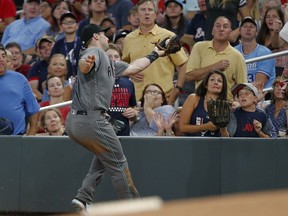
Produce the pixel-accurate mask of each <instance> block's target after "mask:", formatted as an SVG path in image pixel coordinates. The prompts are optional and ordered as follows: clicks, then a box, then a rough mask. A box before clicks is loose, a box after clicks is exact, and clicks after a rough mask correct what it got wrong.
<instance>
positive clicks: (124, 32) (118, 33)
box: [114, 30, 130, 43]
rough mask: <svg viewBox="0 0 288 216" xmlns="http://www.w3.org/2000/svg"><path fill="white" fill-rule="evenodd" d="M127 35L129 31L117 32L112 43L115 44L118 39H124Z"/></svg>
mask: <svg viewBox="0 0 288 216" xmlns="http://www.w3.org/2000/svg"><path fill="white" fill-rule="evenodd" d="M129 33H130V31H128V30H122V31H118V32H117V34H116V36H115V39H114V43H116V42H117V40H118V39H119V38H122V37H126V36H127V35H128V34H129Z"/></svg>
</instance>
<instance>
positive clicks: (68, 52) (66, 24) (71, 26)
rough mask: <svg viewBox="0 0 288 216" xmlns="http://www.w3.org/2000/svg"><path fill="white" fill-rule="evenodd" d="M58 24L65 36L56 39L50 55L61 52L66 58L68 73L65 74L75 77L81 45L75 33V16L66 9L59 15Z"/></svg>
mask: <svg viewBox="0 0 288 216" xmlns="http://www.w3.org/2000/svg"><path fill="white" fill-rule="evenodd" d="M60 24H61V27H62V29H63V31H64V33H65V37H64V38H62V39H60V40H58V41H56V43H55V45H54V46H53V48H52V51H51V55H53V54H56V53H61V54H63V55H64V56H65V57H66V59H67V60H68V67H69V73H68V74H67V76H68V77H71V76H73V77H75V76H76V73H77V72H76V71H77V65H78V61H79V53H80V49H81V46H82V44H81V41H80V39H79V37H78V36H77V35H76V32H77V29H78V23H77V19H76V16H75V15H74V14H73V13H71V12H70V11H67V12H66V13H64V14H63V15H62V16H61V18H60Z"/></svg>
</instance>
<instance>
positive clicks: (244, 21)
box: [240, 16, 257, 27]
mask: <svg viewBox="0 0 288 216" xmlns="http://www.w3.org/2000/svg"><path fill="white" fill-rule="evenodd" d="M246 22H250V23H252V24H254V25H255V26H256V27H257V24H256V22H255V20H254V19H253V18H252V17H250V16H247V17H244V18H243V19H242V21H241V24H240V27H241V26H243V24H244V23H246Z"/></svg>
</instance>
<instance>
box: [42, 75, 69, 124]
mask: <svg viewBox="0 0 288 216" xmlns="http://www.w3.org/2000/svg"><path fill="white" fill-rule="evenodd" d="M45 88H46V89H47V93H48V95H49V100H48V101H43V102H41V103H40V107H45V106H50V105H54V104H59V103H63V102H64V98H63V96H64V83H63V81H62V80H61V78H60V77H57V76H50V77H49V78H48V79H47V80H46V86H45ZM59 111H60V112H61V115H62V124H63V125H65V121H66V117H67V115H68V113H69V111H70V105H68V106H62V107H60V108H59ZM40 115H42V112H41V113H40Z"/></svg>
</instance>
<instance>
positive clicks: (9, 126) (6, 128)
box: [0, 118, 14, 135]
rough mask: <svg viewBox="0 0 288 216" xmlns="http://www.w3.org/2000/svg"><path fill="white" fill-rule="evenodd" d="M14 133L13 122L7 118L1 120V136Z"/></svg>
mask: <svg viewBox="0 0 288 216" xmlns="http://www.w3.org/2000/svg"><path fill="white" fill-rule="evenodd" d="M13 132H14V127H13V122H11V121H10V120H8V119H6V118H0V135H11V134H13Z"/></svg>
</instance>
